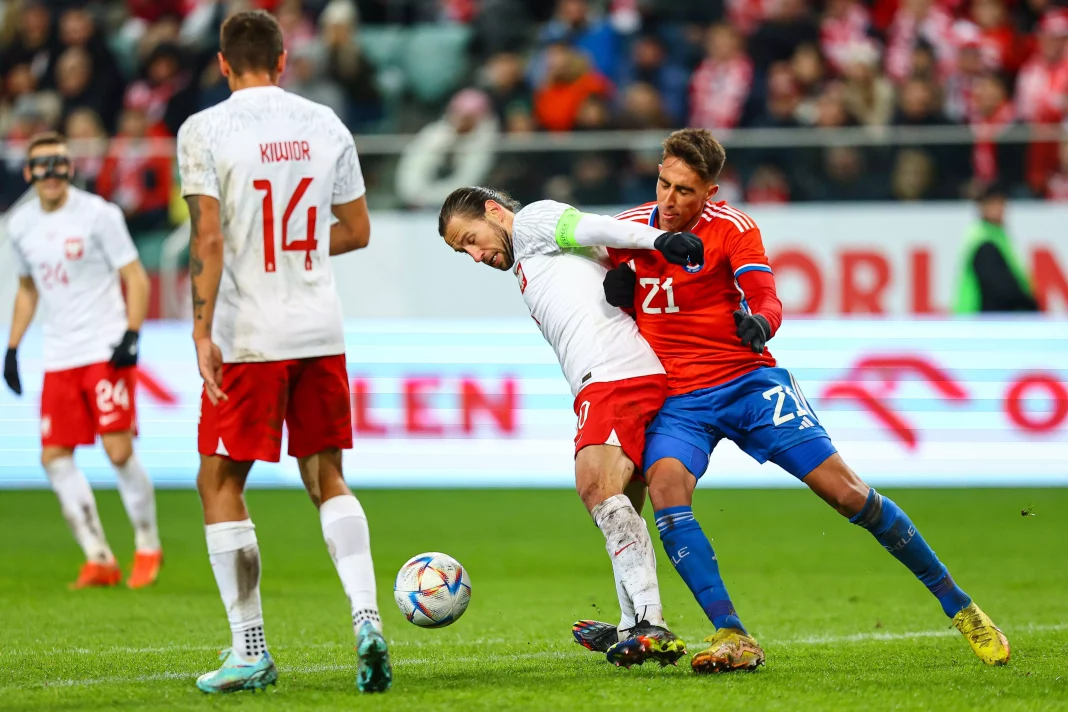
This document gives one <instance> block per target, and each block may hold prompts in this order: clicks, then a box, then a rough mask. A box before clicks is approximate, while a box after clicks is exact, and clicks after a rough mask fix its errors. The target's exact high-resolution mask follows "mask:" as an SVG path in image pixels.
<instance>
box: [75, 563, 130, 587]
mask: <svg viewBox="0 0 1068 712" xmlns="http://www.w3.org/2000/svg"><path fill="white" fill-rule="evenodd" d="M120 581H122V570H121V569H120V568H119V565H118V564H116V563H115V562H114V561H109V562H108V563H106V564H101V563H99V562H97V561H86V562H85V563H84V564H82V570H81V571H80V572H78V580H77V581H75V582H74V583H72V584H71V585H70V587H71V588H72V589H79V588H93V587H107V586H118V585H119V582H120Z"/></svg>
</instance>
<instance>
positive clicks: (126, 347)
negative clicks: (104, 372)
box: [111, 329, 139, 368]
mask: <svg viewBox="0 0 1068 712" xmlns="http://www.w3.org/2000/svg"><path fill="white" fill-rule="evenodd" d="M138 338H139V336H138V334H137V332H136V331H133V330H132V329H129V330H127V331H126V333H125V334H123V335H122V341H120V342H119V345H118V346H116V347H115V353H113V354H111V365H112V367H113V368H129V367H130V366H136V365H137V340H138Z"/></svg>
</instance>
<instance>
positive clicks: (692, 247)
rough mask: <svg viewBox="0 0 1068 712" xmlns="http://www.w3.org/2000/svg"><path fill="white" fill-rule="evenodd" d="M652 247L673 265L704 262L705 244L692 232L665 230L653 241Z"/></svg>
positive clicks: (701, 263) (700, 263)
mask: <svg viewBox="0 0 1068 712" xmlns="http://www.w3.org/2000/svg"><path fill="white" fill-rule="evenodd" d="M653 247H655V248H656V249H657V250H659V251H660V254H662V255H663V256H664V259H666V260H667V261H668V262H670V263H671V264H674V265H682V266H683V267H685V266H686V265H703V264H704V263H705V246H704V245H703V244H702V243H701V238H699V237H698V236H697V235H694V234H693V233H692V232H665V233H664V234H663V235H661V236H660V237H658V238H656V240H655V241H653Z"/></svg>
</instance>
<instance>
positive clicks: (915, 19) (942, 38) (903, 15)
mask: <svg viewBox="0 0 1068 712" xmlns="http://www.w3.org/2000/svg"><path fill="white" fill-rule="evenodd" d="M921 40H922V41H924V42H926V43H927V44H928V45H929V46H930V47H931V48H932V50H933V54H934V57H935V60H936V62H937V72H938V75H939V76H940V77H941V76H946V75H947V74H949V73H950V72H951V71H952V68H953V59H954V56H953V55H954V36H953V15H952V14H950V12H949V11H948V10H946V9H945V8H943V7H942V6H940V5H938V4H937V3H936V2H935V0H901V4H900V6H899V7H898V9H897V12H896V13H894V21H893V23H892V24H891V25H890V29H889V31H888V33H887V44H886V58H885V59H886V71H887V73H888V74H889V75H890V77H891V78H892V79H894V80H895V81H902V80H903V79H905V77H907V76H909V74H911V73H912V71H913V66H912V65H913V59H914V55H913V48H914V47H915V46H916V45H917V43H918V42H919V41H921Z"/></svg>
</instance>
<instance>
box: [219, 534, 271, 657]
mask: <svg viewBox="0 0 1068 712" xmlns="http://www.w3.org/2000/svg"><path fill="white" fill-rule="evenodd" d="M204 534H205V537H206V538H207V540H208V558H209V559H210V560H211V570H212V573H214V574H215V583H217V584H218V585H219V595H221V596H222V600H223V605H224V606H226V617H227V618H228V619H229V621H230V632H231V633H232V634H233V645H232V647H233V650H234V654H235V655H237V656H238V657H240V658H243V659H244V660H245V661H247V662H254V661H256V660H259V658H260V657H261V656H262V655H263V654H264V653H265V652H267V642H266V640H265V639H264V637H263V606H262V605H261V604H260V547H259V544H257V543H256V527H255V526H253V524H252V520H251V519H246V520H244V521H241V522H221V523H219V524H209V525H207V526H206V527H204Z"/></svg>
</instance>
